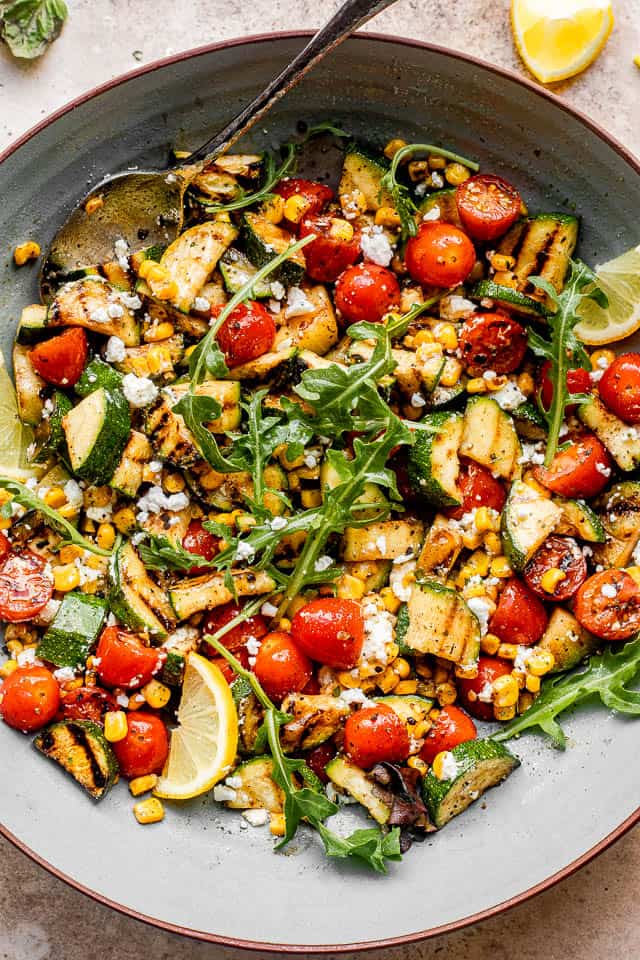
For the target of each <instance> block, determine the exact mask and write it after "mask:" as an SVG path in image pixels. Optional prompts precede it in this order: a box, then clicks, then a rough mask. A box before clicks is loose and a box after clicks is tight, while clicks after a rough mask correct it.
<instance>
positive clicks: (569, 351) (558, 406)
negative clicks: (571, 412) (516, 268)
mask: <svg viewBox="0 0 640 960" xmlns="http://www.w3.org/2000/svg"><path fill="white" fill-rule="evenodd" d="M529 280H530V282H531V283H532V284H533V285H534V286H536V287H538V288H539V289H540V290H544V292H545V293H546V294H547V296H548V297H549V299H550V300H551V302H552V303H553V304H554V305H555V308H556V309H555V312H554V313H550V314H549V316H548V317H547V324H548V326H549V329H550V332H551V337H550V339H548V340H547V339H545V338H544V337H543V336H541V335H540V334H539V333H538V332H537V331H535V330H533V329H530V330H529V346H530V348H531V349H532V350H533V352H534V353H535V354H537V356H539V357H544V358H545V359H547V360H549V361H550V362H551V367H550V369H549V373H548V376H549V379H550V380H551V383H552V384H553V399H552V401H551V406H550V407H549V409H548V410H545V408H544V406H543V405H542V403H541V402H540V399H539V398H538V406H539V409H540V412H541V414H542V416H543V417H544V419H545V421H546V424H547V428H548V434H547V449H546V453H545V458H544V462H545V466H547V467H548V466H549V465H550V464H551V461H552V460H553V458H554V456H555V455H556V453H557V450H558V442H559V438H560V430H561V429H562V424H563V421H564V417H565V412H566V408H567V404H568V403H572V404H573V403H581V402H583V401H585V400H589V399H590V397H589V396H588V394H576V393H571V394H570V393H569V389H568V387H567V373H568V371H569V369H570V368H572V367H584V368H585V369H586V370H590V369H591V362H590V360H589V356H588V354H587V352H586V350H585V349H584V346H583V345H582V343H581V342H580V341H579V340H578V338H577V337H576V335H575V329H574V328H575V327H576V325H577V324H578V323H580V320H581V317H579V316H578V307H579V306H580V304H581V303H582V302H583V301H584V300H595V302H596V303H597V304H598V305H599V306H601V307H606V306H607V304H608V300H607V296H606V294H605V293H604V292H603V291H602V290H601V289H600V288H599V287H598V286H597V283H598V278H597V276H596V274H595V273H594V272H593V270H592V269H591V268H590V267H588V266H587V265H586V263H583V262H582V261H581V260H571V261H570V269H569V276H568V278H567V282H566V284H565V286H564V289H563V290H562V293H558V292H557V291H556V289H555V287H554V286H552V284H550V283H549V281H548V280H544V279H543V278H542V277H529Z"/></svg>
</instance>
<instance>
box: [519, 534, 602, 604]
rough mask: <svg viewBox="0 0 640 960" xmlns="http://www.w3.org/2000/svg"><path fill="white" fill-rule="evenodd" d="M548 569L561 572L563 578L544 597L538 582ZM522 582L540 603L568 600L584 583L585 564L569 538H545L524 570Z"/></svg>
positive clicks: (578, 549) (579, 550) (585, 575)
mask: <svg viewBox="0 0 640 960" xmlns="http://www.w3.org/2000/svg"><path fill="white" fill-rule="evenodd" d="M552 569H557V570H562V572H563V573H564V575H565V577H564V580H560V582H559V583H558V584H557V586H556V587H555V589H554V591H553V593H547V591H546V590H545V589H544V588H543V587H542V585H541V581H542V578H543V576H544V574H545V573H547V571H549V570H552ZM524 579H525V580H526V582H527V585H528V586H529V587H531V589H532V590H533V592H534V593H537V595H538V596H539V597H541V598H542V599H543V600H555V601H561V600H568V599H569V597H572V596H573V595H574V593H575V592H576V590H577V589H578V587H580V586H581V585H582V584H583V583H584V581H585V580H586V579H587V561H586V560H585V558H584V555H583V553H582V550H581V549H580V547H579V546H578V544H577V543H576V541H575V540H574V539H573V537H559V536H551V537H547V539H546V540H545V541H544V543H543V544H542V546H541V547H540V549H539V550H537V551H536V553H535V554H534V555H533V556H532V557H531V560H529V562H528V564H527V565H526V567H525V568H524Z"/></svg>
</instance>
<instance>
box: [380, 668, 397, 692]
mask: <svg viewBox="0 0 640 960" xmlns="http://www.w3.org/2000/svg"><path fill="white" fill-rule="evenodd" d="M399 682H400V678H399V677H398V675H397V673H394V671H393V670H392V669H391V667H387V669H386V670H385V671H384V673H381V674H380V676H379V677H378V678H377V679H376V686H378V687H379V688H380V690H382V692H383V693H391V691H392V690H395V688H396V687H397V686H398V683H399Z"/></svg>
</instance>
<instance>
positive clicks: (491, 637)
mask: <svg viewBox="0 0 640 960" xmlns="http://www.w3.org/2000/svg"><path fill="white" fill-rule="evenodd" d="M499 646H500V638H499V637H496V635H495V634H494V633H485V635H484V637H482V638H481V640H480V649H481V650H482V652H483V653H486V654H488V655H489V656H490V657H493V656H495V654H496V653H497V652H498V648H499Z"/></svg>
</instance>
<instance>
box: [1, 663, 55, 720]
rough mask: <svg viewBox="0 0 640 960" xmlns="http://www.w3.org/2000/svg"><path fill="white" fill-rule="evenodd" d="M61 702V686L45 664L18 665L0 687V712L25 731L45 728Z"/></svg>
mask: <svg viewBox="0 0 640 960" xmlns="http://www.w3.org/2000/svg"><path fill="white" fill-rule="evenodd" d="M59 705H60V687H59V686H58V684H57V682H56V680H55V677H54V676H53V674H52V673H51V671H50V670H47V668H46V667H18V668H17V670H14V671H13V673H11V674H10V675H9V676H8V677H7V679H6V680H5V681H4V683H3V684H2V686H1V687H0V715H2V718H3V720H4V722H5V723H8V724H9V726H10V727H14V729H16V730H22V731H23V732H24V733H31V732H32V731H33V730H40V728H41V727H46V725H47V724H48V723H51V721H52V720H53V718H54V717H55V715H56V713H57V712H58V707H59Z"/></svg>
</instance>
